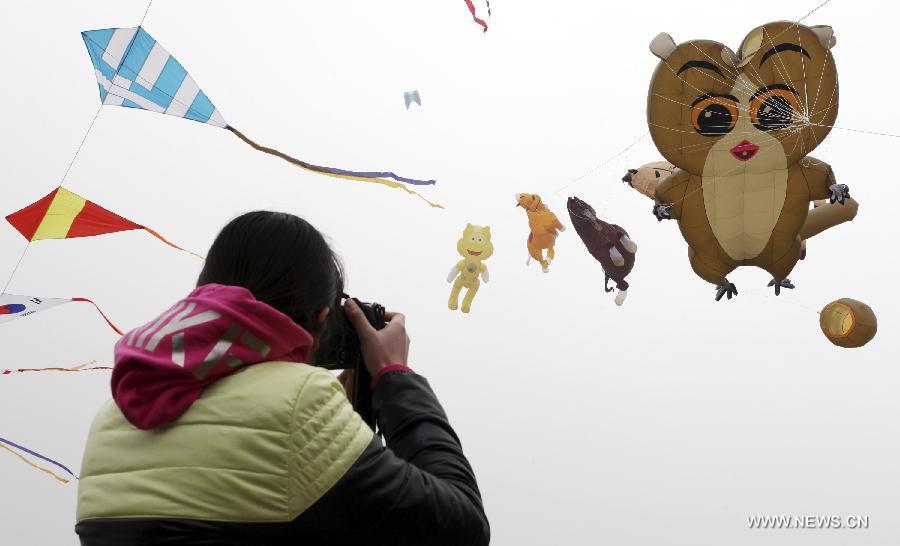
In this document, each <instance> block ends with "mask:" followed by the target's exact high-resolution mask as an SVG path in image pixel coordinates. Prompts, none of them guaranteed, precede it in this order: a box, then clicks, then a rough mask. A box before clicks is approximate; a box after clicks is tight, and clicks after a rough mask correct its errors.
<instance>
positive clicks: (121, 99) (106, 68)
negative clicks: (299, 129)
mask: <svg viewBox="0 0 900 546" xmlns="http://www.w3.org/2000/svg"><path fill="white" fill-rule="evenodd" d="M81 36H82V38H84V43H85V45H86V46H87V49H88V53H89V54H90V56H91V62H92V63H94V74H95V75H96V76H97V83H98V85H99V86H100V101H101V102H102V103H103V104H108V105H112V106H126V107H129V108H139V109H142V110H150V111H152V112H158V113H161V114H169V115H170V116H177V117H180V118H186V119H192V120H194V121H199V122H201V123H207V124H210V125H215V126H216V127H221V128H223V129H227V130H229V131H231V132H232V133H233V134H234V135H236V136H237V137H238V138H240V139H241V140H243V141H244V142H246V143H247V144H249V145H250V146H252V147H253V148H255V149H257V150H259V151H261V152H265V153H267V154H271V155H274V156H276V157H280V158H281V159H284V160H285V161H288V162H290V163H292V164H294V165H296V166H298V167H301V168H304V169H308V170H311V171H315V172H318V173H321V174H326V175H329V176H333V177H337V178H343V179H346V180H357V181H361V182H373V183H377V184H383V185H386V186H389V187H392V188H399V189H402V190H404V191H405V192H407V193H410V194H412V195H415V196H416V197H419V198H420V199H422V200H424V201H425V202H426V203H428V204H429V205H431V206H432V207H437V208H443V207H441V206H440V205H438V204H435V203H432V202H431V201H429V200H427V199H425V198H424V197H422V196H421V195H419V194H418V193H416V192H414V191H412V190H411V189H410V188H408V187H407V186H406V185H407V184H408V185H414V186H424V185H433V184H435V181H434V180H417V179H414V178H406V177H403V176H398V175H396V174H394V173H393V172H390V171H374V172H372V171H368V172H360V171H347V170H344V169H338V168H335V167H324V166H320V165H313V164H312V163H307V162H305V161H302V160H300V159H297V158H294V157H291V156H289V155H287V154H284V153H282V152H279V151H278V150H275V149H272V148H268V147H265V146H261V145H259V144H257V143H256V142H254V141H252V140H250V139H249V138H247V136H245V135H244V134H243V133H242V132H240V131H238V130H237V129H235V128H234V127H232V126H231V125H228V124H227V123H226V122H225V118H223V117H222V114H221V113H219V111H218V110H217V109H216V107H215V106H213V103H212V101H210V100H209V97H207V96H206V93H204V92H203V91H201V90H200V87H199V86H198V85H197V82H195V81H194V79H193V78H192V77H191V76H190V75H189V74H188V73H187V71H186V70H185V69H184V67H183V66H182V65H181V63H179V62H178V61H177V60H176V59H175V57H173V56H172V54H171V53H169V52H168V51H166V49H165V48H164V47H162V46H161V45H160V44H159V42H157V41H156V40H155V39H154V38H153V37H152V36H150V35H149V34H148V33H147V32H146V31H145V30H144V29H143V28H142V27H131V28H108V29H102V30H88V31H85V32H82V33H81ZM387 179H392V180H387Z"/></svg>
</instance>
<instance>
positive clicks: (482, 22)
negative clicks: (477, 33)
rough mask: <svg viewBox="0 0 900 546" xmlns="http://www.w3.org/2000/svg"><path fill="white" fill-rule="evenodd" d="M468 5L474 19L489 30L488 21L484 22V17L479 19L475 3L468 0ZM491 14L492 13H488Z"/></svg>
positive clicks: (485, 29)
mask: <svg viewBox="0 0 900 546" xmlns="http://www.w3.org/2000/svg"><path fill="white" fill-rule="evenodd" d="M466 5H467V6H469V12H470V13H471V14H472V19H474V20H475V22H476V23H478V24H479V25H481V26H483V27H484V31H485V32H487V28H488V27H487V23H485V22H484V19H479V18H478V16H477V15H475V4H473V3H472V0H466ZM490 9H491V8H490V4H488V11H489V12H490ZM488 14H489V15H490V13H488Z"/></svg>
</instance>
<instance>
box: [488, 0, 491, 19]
mask: <svg viewBox="0 0 900 546" xmlns="http://www.w3.org/2000/svg"><path fill="white" fill-rule="evenodd" d="M487 5H488V17H490V16H491V0H487Z"/></svg>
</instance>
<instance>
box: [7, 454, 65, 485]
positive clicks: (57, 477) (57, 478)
mask: <svg viewBox="0 0 900 546" xmlns="http://www.w3.org/2000/svg"><path fill="white" fill-rule="evenodd" d="M0 447H2V448H3V449H5V450H6V451H9V452H10V453H12V454H13V455H15V456H16V457H18V458H19V459H21V460H22V461H23V462H24V463H25V464H27V465H31V466H33V467H34V468H37V469H38V470H40V471H41V472H46V473H47V474H50V475H51V476H53V478H54V479H56V480H57V481H59V482H62V483H69V480H67V479H65V478H63V477H61V476H59V475H57V474H56V473H55V472H53V471H52V470H50V469H49V468H44V467H43V466H38V465H36V464H34V463H33V462H31V461H29V460H28V459H26V458H25V457H23V456H22V454H21V453H19V452H17V451H14V450H12V449H10V448H8V447H6V446H5V445H3V444H0Z"/></svg>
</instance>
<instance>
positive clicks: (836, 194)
mask: <svg viewBox="0 0 900 546" xmlns="http://www.w3.org/2000/svg"><path fill="white" fill-rule="evenodd" d="M828 191H830V192H831V197H829V198H828V202H829V203H835V202H838V203H840V204H842V205H843V204H844V200H845V199H847V198H848V197H850V188H849V187H848V186H847V184H832V185H830V186H828Z"/></svg>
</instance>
